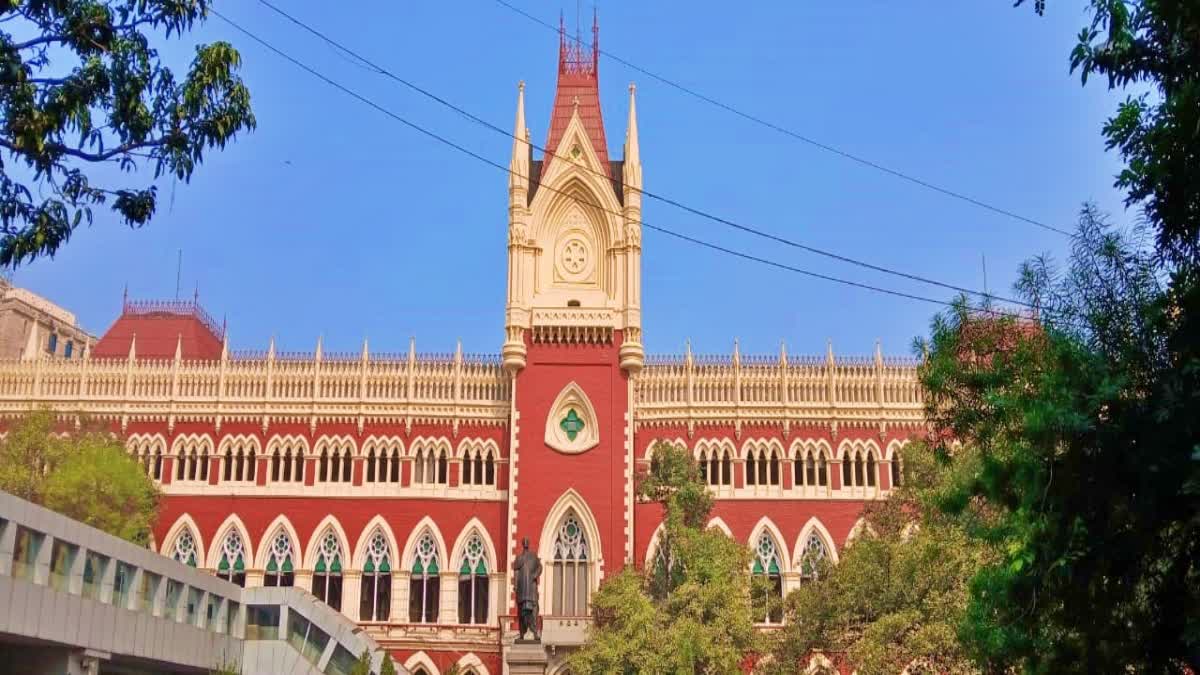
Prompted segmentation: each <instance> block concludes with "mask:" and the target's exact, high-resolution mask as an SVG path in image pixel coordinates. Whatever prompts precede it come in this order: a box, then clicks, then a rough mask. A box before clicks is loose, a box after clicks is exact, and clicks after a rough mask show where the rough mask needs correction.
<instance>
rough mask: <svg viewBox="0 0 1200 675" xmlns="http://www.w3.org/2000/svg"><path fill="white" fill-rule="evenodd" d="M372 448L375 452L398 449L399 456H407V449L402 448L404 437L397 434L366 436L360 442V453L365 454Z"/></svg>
mask: <svg viewBox="0 0 1200 675" xmlns="http://www.w3.org/2000/svg"><path fill="white" fill-rule="evenodd" d="M371 449H374V450H375V452H380V451H387V452H389V453H390V452H391V451H392V450H399V451H400V456H401V457H407V456H408V455H407V451H406V450H405V449H404V439H402V438H400V437H399V436H368V437H367V439H366V440H365V441H363V444H362V454H363V455H364V456H365V455H366V454H367V451H368V450H371Z"/></svg>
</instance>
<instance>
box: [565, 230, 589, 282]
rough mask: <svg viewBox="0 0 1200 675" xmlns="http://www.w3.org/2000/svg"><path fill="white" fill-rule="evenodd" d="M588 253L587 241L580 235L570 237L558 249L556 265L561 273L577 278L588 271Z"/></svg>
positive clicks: (570, 277)
mask: <svg viewBox="0 0 1200 675" xmlns="http://www.w3.org/2000/svg"><path fill="white" fill-rule="evenodd" d="M589 253H590V251H589V250H588V245H587V242H586V241H584V240H583V239H582V238H581V237H570V238H568V239H567V240H566V241H564V242H563V243H562V245H561V247H560V248H559V249H558V267H559V269H560V270H562V275H563V276H564V277H567V278H569V279H578V278H579V277H582V276H584V275H585V274H587V272H588V268H589V266H590V265H589V263H590V260H589V257H590V256H589Z"/></svg>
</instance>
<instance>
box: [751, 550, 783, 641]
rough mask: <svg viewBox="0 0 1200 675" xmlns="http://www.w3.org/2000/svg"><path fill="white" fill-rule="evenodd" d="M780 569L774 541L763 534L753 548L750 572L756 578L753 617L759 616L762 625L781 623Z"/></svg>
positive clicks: (781, 580) (781, 578)
mask: <svg viewBox="0 0 1200 675" xmlns="http://www.w3.org/2000/svg"><path fill="white" fill-rule="evenodd" d="M782 567H783V565H781V564H780V562H779V549H778V547H777V546H776V544H775V540H774V539H773V538H771V535H770V534H768V533H766V532H763V533H762V534H761V535H759V537H758V544H757V545H756V546H755V548H754V564H753V566H752V568H751V571H752V572H753V574H754V576H755V577H756V578H757V579H756V583H755V584H754V587H753V604H754V610H755V616H756V617H759V616H761V617H762V621H763V622H764V623H779V622H781V621H783V604H782V602H781V601H782V600H783V571H782Z"/></svg>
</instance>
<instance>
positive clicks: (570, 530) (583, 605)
mask: <svg viewBox="0 0 1200 675" xmlns="http://www.w3.org/2000/svg"><path fill="white" fill-rule="evenodd" d="M590 564H591V557H590V556H589V555H588V542H587V537H586V536H584V534H583V527H581V526H580V525H579V519H578V518H576V516H575V514H574V513H573V512H568V513H567V515H566V517H565V518H563V522H562V525H560V526H559V528H558V536H557V537H555V539H554V561H553V568H554V569H553V577H552V583H553V584H554V596H553V597H554V604H553V609H552V612H553V614H555V615H556V616H583V615H585V614H587V608H588V596H589V595H590V593H591V586H590V585H589V581H588V571H589V570H588V568H589V565H590Z"/></svg>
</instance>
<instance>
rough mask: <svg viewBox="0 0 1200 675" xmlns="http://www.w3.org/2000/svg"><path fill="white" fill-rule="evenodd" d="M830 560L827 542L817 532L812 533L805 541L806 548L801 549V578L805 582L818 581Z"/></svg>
mask: <svg viewBox="0 0 1200 675" xmlns="http://www.w3.org/2000/svg"><path fill="white" fill-rule="evenodd" d="M827 560H829V551H827V550H826V549H825V542H824V541H823V540H822V539H821V537H820V536H819V535H818V534H817V533H816V532H810V533H809V535H808V539H806V540H804V548H802V549H800V578H801V579H803V580H804V581H812V580H814V579H816V578H817V577H818V576H819V575H820V574H821V571H822V569H823V568H824V565H825V561H827Z"/></svg>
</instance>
